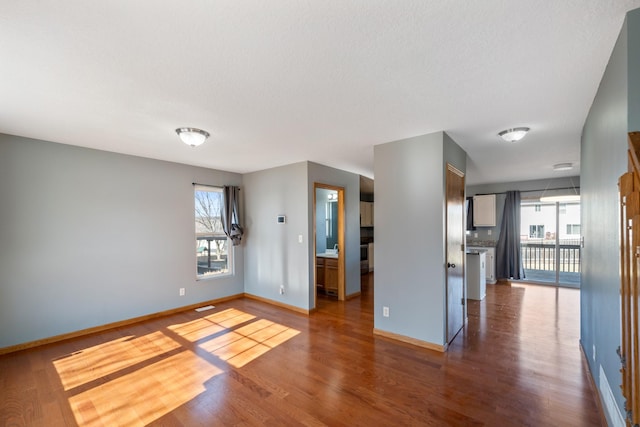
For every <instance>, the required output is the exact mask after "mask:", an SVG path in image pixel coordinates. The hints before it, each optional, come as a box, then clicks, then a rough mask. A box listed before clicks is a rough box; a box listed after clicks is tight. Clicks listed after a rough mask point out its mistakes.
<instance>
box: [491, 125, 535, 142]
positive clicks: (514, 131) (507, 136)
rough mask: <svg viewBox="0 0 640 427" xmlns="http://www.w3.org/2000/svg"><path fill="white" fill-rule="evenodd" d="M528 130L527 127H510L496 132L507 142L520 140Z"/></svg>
mask: <svg viewBox="0 0 640 427" xmlns="http://www.w3.org/2000/svg"><path fill="white" fill-rule="evenodd" d="M527 132H529V128H524V127H521V128H511V129H506V130H503V131H502V132H500V133H498V136H499V137H500V138H502V139H504V140H505V141H507V142H516V141H520V140H521V139H522V138H524V136H525V135H526V134H527Z"/></svg>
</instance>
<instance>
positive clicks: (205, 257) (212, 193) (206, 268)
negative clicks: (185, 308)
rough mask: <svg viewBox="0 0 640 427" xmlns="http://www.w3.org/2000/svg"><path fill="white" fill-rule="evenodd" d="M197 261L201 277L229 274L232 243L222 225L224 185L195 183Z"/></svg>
mask: <svg viewBox="0 0 640 427" xmlns="http://www.w3.org/2000/svg"><path fill="white" fill-rule="evenodd" d="M194 194H195V227H196V265H197V271H198V273H197V275H198V277H199V278H205V277H212V276H219V275H225V274H229V273H230V272H231V271H232V268H231V267H232V264H231V261H232V260H231V256H230V253H231V252H232V251H229V248H230V247H231V245H230V243H229V239H228V238H227V236H226V234H225V233H224V230H223V229H222V209H223V202H222V188H218V187H207V186H201V185H197V186H196V187H195V191H194Z"/></svg>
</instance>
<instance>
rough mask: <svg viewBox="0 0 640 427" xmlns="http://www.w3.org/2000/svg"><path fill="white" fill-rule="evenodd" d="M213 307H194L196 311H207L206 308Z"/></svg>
mask: <svg viewBox="0 0 640 427" xmlns="http://www.w3.org/2000/svg"><path fill="white" fill-rule="evenodd" d="M213 308H215V307H214V306H212V305H205V306H204V307H198V308H196V311H207V310H211V309H213Z"/></svg>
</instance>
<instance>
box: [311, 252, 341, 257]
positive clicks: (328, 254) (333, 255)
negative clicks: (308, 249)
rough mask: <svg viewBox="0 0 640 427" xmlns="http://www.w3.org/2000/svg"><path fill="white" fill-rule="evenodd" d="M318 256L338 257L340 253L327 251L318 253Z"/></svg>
mask: <svg viewBox="0 0 640 427" xmlns="http://www.w3.org/2000/svg"><path fill="white" fill-rule="evenodd" d="M316 256H317V257H320V258H338V254H334V253H327V252H323V253H320V254H316Z"/></svg>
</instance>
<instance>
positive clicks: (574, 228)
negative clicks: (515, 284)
mask: <svg viewBox="0 0 640 427" xmlns="http://www.w3.org/2000/svg"><path fill="white" fill-rule="evenodd" d="M520 216H521V228H520V250H521V253H522V264H523V267H524V273H525V277H526V279H525V280H527V281H531V282H538V283H549V284H559V285H563V286H570V287H580V202H567V203H562V202H552V203H542V202H539V201H523V202H522V203H521V206H520Z"/></svg>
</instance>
